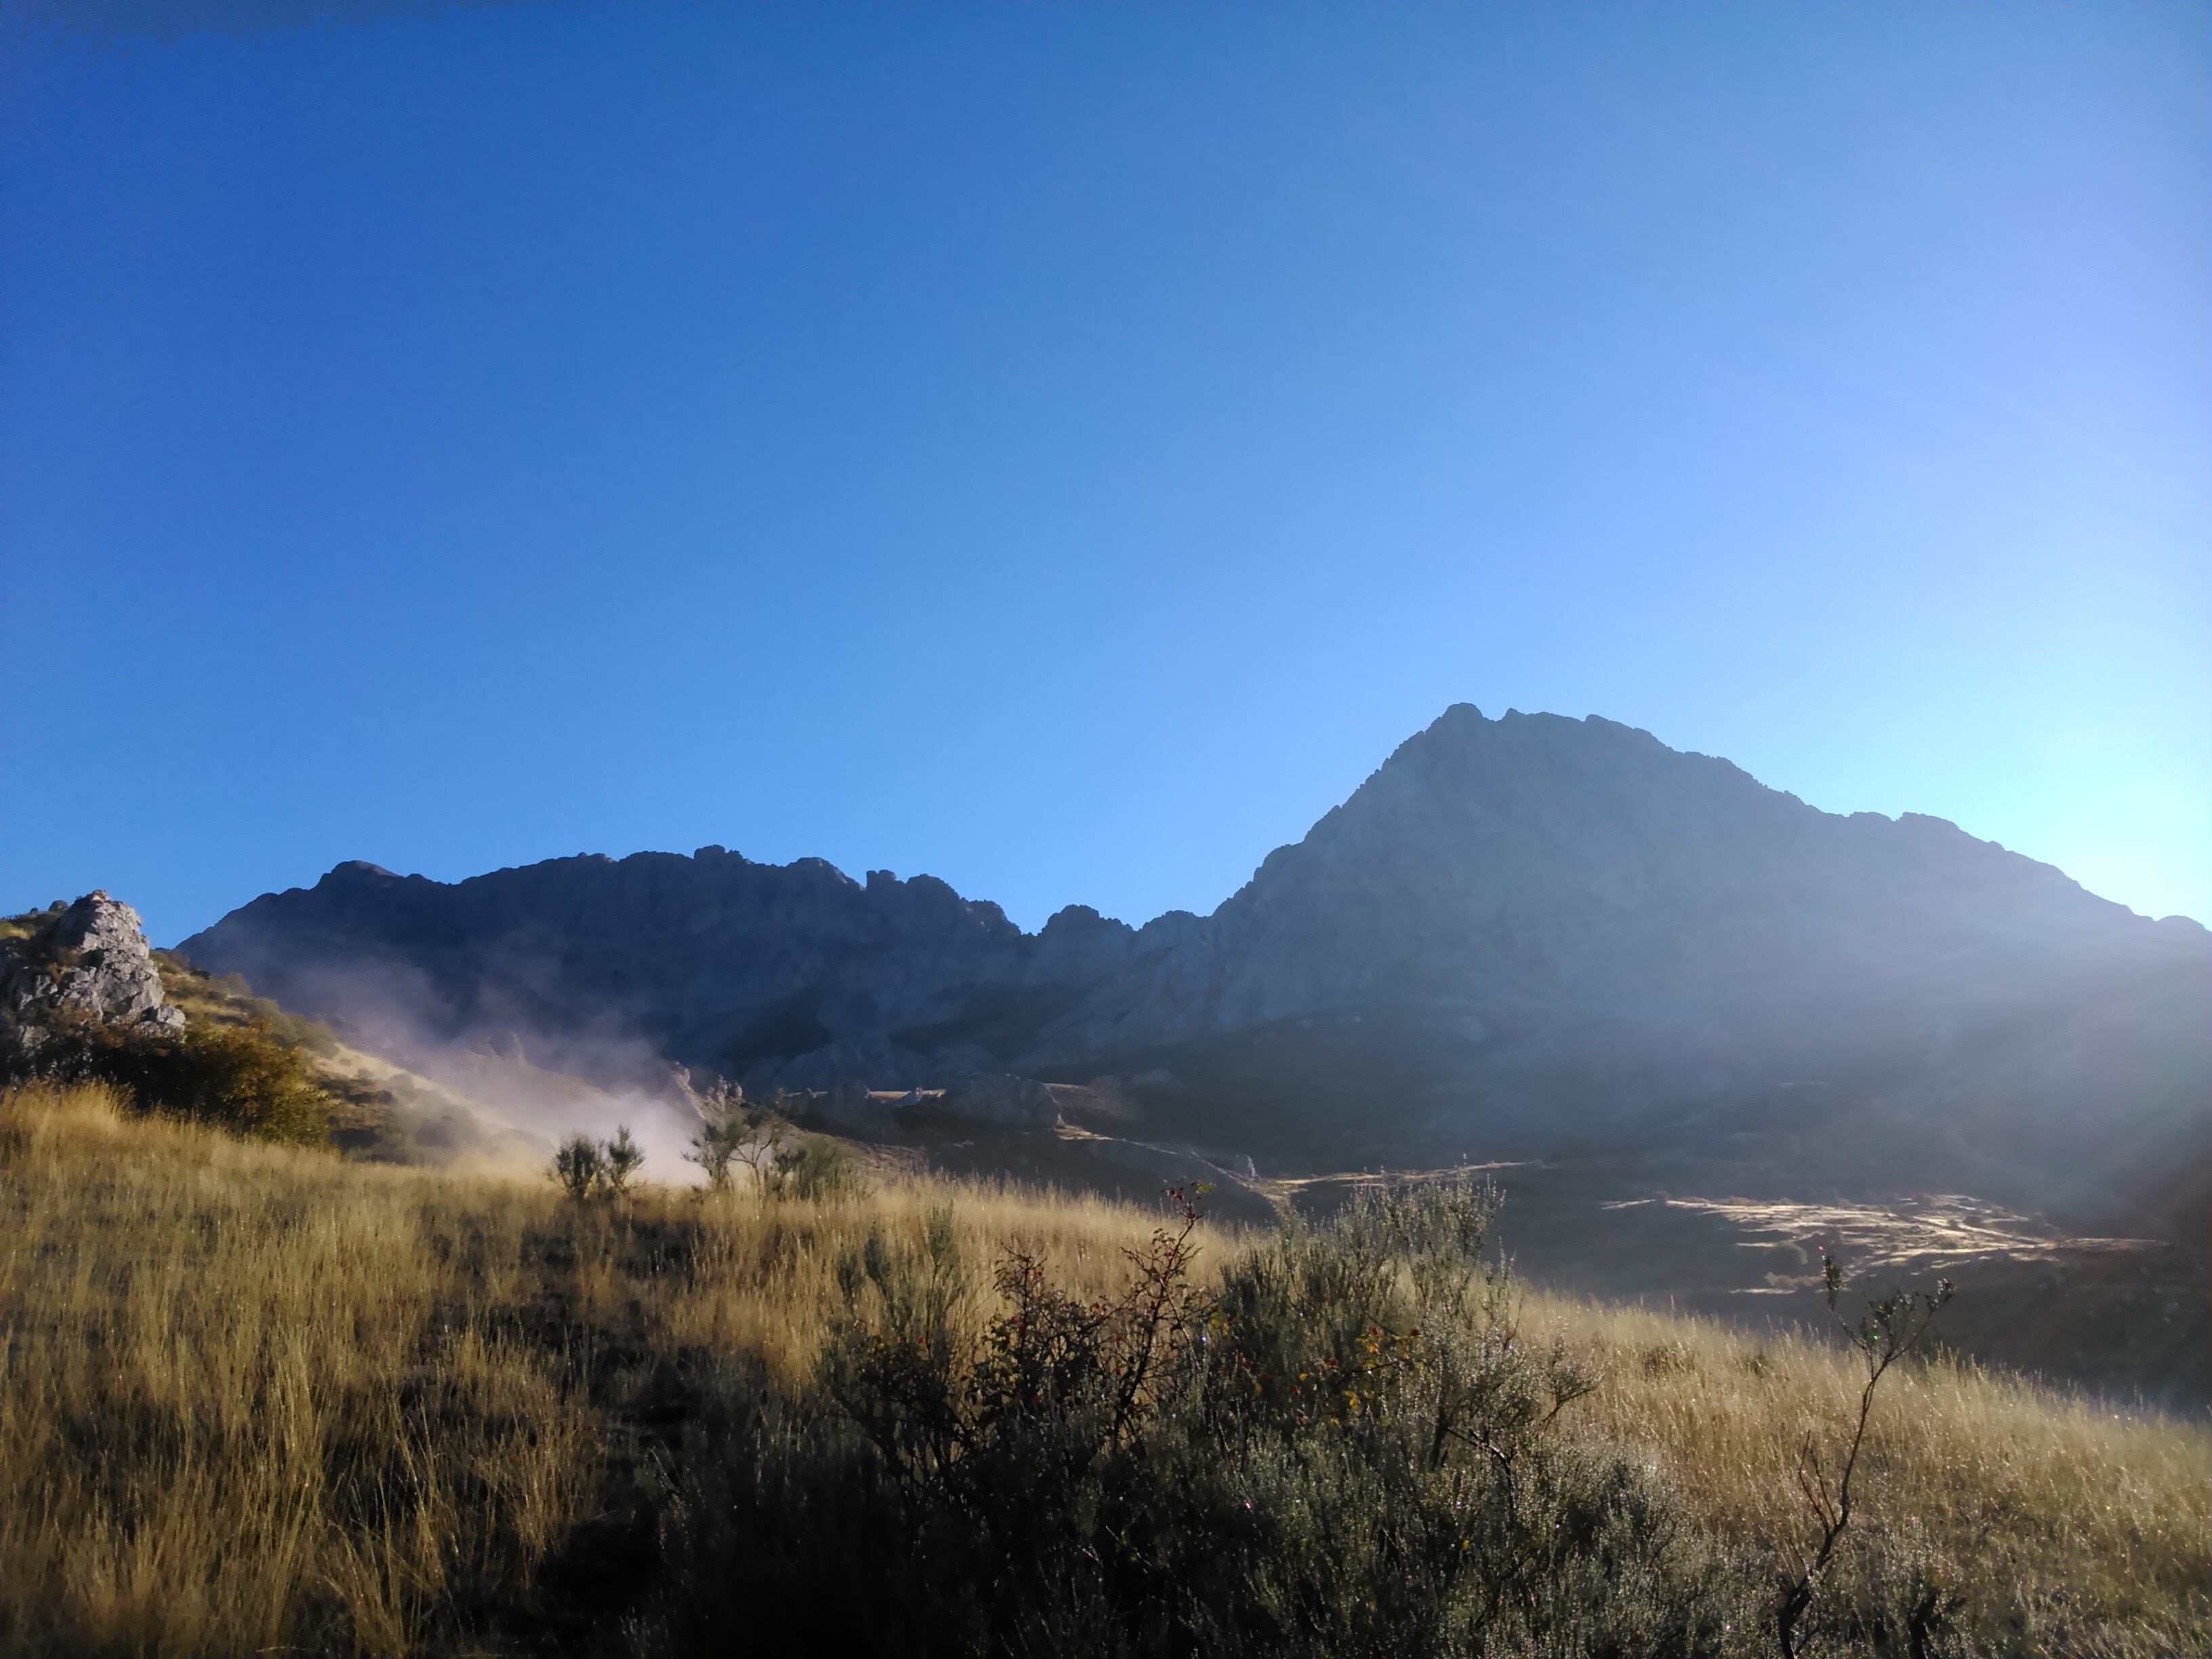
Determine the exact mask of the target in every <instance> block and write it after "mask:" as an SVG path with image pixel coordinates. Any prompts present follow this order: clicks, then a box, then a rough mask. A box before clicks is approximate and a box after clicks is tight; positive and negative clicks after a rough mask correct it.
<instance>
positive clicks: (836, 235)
mask: <svg viewBox="0 0 2212 1659" xmlns="http://www.w3.org/2000/svg"><path fill="white" fill-rule="evenodd" d="M283 10H285V8H281V7H275V6H268V5H262V6H254V5H248V4H243V3H237V4H229V3H192V0H168V3H160V4H156V3H153V0H145V3H125V0H71V3H69V4H67V5H65V6H64V5H61V4H59V3H55V4H27V3H24V0H0V15H4V20H5V29H4V34H0V652H3V653H4V660H0V788H3V789H4V792H5V793H4V798H0V907H4V908H9V909H15V908H23V907H25V906H28V905H31V904H37V903H44V902H46V901H48V900H50V899H52V898H56V897H60V896H74V895H75V894H76V893H79V892H82V891H83V890H87V889H88V888H91V887H93V886H95V885H99V886H105V887H107V888H109V889H110V890H113V891H114V892H116V893H117V894H118V895H119V896H123V897H125V898H127V899H129V900H130V901H131V902H134V903H136V904H137V905H138V906H139V907H140V908H142V909H143V911H144V912H145V913H146V915H147V917H148V919H149V925H150V928H151V931H152V932H153V933H154V935H155V939H157V941H161V942H168V941H172V940H174V939H177V938H179V937H180V936H182V935H183V934H185V933H189V932H191V931H192V930H194V929H195V928H197V927H202V926H204V925H205V924H206V923H208V922H210V921H213V920H214V919H215V918H216V916H218V915H221V914H222V912H224V911H225V910H227V909H228V908H231V907H232V906H234V905H235V904H238V903H241V902H244V901H246V900H247V899H249V898H251V897H252V896H254V895H255V894H257V893H259V892H262V891H264V890H270V889H274V888H282V887H287V886H291V885H295V884H304V883H308V882H312V881H313V880H314V879H315V878H316V877H317V876H318V875H319V873H320V872H322V871H324V870H325V869H326V868H328V867H329V866H331V864H333V863H336V862H337V861H338V860H342V859H347V858H365V859H369V860H374V861H375V862H377V863H380V864H384V865H387V866H391V867H392V868H394V869H397V870H401V871H421V872H424V873H425V874H428V875H432V876H436V877H439V878H448V879H451V878H459V877H462V876H465V875H470V874H473V873H475V872H479V871H483V870H486V869H490V868H495V867H497V866H503V865H512V864H520V863H525V862H528V861H531V860H537V859H541V858H546V857H550V856H555V855H559V854H569V853H574V852H579V851H594V852H601V851H603V852H609V853H613V854H623V853H628V852H632V851H635V850H638V849H641V848H668V849H673V850H677V851H689V850H690V849H691V848H694V847H696V846H700V845H702V844H704V843H708V842H715V843H720V844H722V845H726V846H727V847H730V848H734V849H736V850H738V851H740V852H743V853H744V854H748V855H749V856H751V857H754V858H759V859H768V860H776V861H779V862H781V861H783V860H789V859H793V858H797V857H801V856H805V855H807V854H818V855H820V856H823V857H826V858H829V859H830V860H834V861H836V863H838V864H839V865H841V866H843V867H845V868H846V869H848V871H851V872H854V873H855V874H858V873H860V872H865V871H866V870H869V869H873V868H888V869H891V870H894V871H896V872H898V873H900V874H901V875H910V874H914V873H917V872H930V873H932V874H935V875H939V876H941V877H943V878H945V879H947V880H949V881H951V882H952V883H953V884H955V885H956V886H957V887H959V888H960V889H961V890H963V891H964V892H967V893H969V894H971V895H975V896H985V897H991V898H995V899H998V900H999V901H1000V902H1002V903H1004V904H1005V905H1006V908H1007V909H1008V911H1009V913H1010V914H1012V915H1013V916H1014V917H1015V919H1016V920H1018V921H1022V922H1024V924H1026V925H1030V926H1035V925H1036V924H1037V923H1038V922H1040V921H1042V919H1043V918H1044V917H1045V916H1046V915H1048V914H1049V913H1050V912H1051V911H1052V910H1054V908H1058V907H1059V906H1060V905H1061V904H1063V903H1067V902H1088V903H1092V904H1095V905H1097V906H1098V907H1099V908H1102V909H1103V910H1105V911H1107V912H1108V913H1109V914H1114V915H1121V916H1123V917H1126V918H1127V919H1129V920H1131V921H1142V920H1144V919H1145V918H1146V917H1148V916H1150V915H1153V914H1155V913H1157V912H1158V911H1160V910H1162V909H1165V908H1171V907H1185V908H1193V909H1198V910H1206V909H1210V908H1212V907H1213V906H1214V905H1215V904H1217V903H1218V902H1219V901H1220V900H1221V899H1222V898H1224V897H1225V896H1227V895H1228V894H1229V893H1230V892H1231V890H1234V889H1235V888H1236V887H1237V885H1238V884H1240V883H1241V882H1242V881H1243V879H1244V878H1246V877H1247V876H1248V875H1249V872H1251V870H1252V868H1253V867H1254V866H1255V864H1256V863H1257V862H1258V860H1260V859H1261V857H1262V856H1263V855H1264V854H1266V853H1267V851H1268V849H1269V848H1272V847H1274V846H1276V845H1277V844H1279V843H1280V842H1285V841H1291V840H1294V839H1296V838H1297V836H1299V835H1301V834H1303V833H1304V830H1305V829H1306V827H1307V826H1308V825H1309V824H1310V823H1311V822H1312V820H1313V819H1314V818H1316V817H1318V816H1319V815H1320V814H1321V813H1322V811H1326V810H1327V809H1328V807H1329V806H1330V805H1332V804H1334V802H1336V801H1337V800H1339V799H1341V798H1342V797H1343V796H1344V795H1346V793H1349V792H1350V791H1351V790H1352V788H1354V787H1356V786H1357V785H1358V783H1359V781H1360V780H1361V779H1362V778H1364V776H1365V775H1367V774H1368V773H1369V772H1370V771H1371V770H1372V769H1374V767H1375V766H1376V765H1377V764H1378V763H1380V762H1381V761H1382V760H1383V757H1384V756H1386V755H1387V754H1388V753H1389V750H1391V748H1392V747H1393V746H1395V744H1397V743H1398V742H1399V741H1400V740H1401V739H1402V738H1405V737H1406V736H1407V735H1408V734H1409V733H1411V732H1413V731H1414V730H1416V729H1418V728H1419V727H1420V726H1424V725H1425V724H1427V723H1428V722H1429V721H1430V720H1432V719H1433V718H1435V716H1436V715H1437V714H1438V713H1439V712H1440V711H1441V710H1442V709H1443V708H1444V707H1445V706H1446V705H1447V704H1449V703H1450V702H1455V701H1461V700H1465V701H1470V702H1474V703H1476V704H1478V705H1479V706H1480V707H1481V708H1483V709H1484V710H1485V711H1486V713H1490V714H1498V713H1502V712H1503V711H1504V710H1505V709H1506V708H1522V709H1530V710H1534V709H1550V710H1554V711H1557V712H1559V713H1562V714H1575V715H1580V714H1589V713H1596V714H1605V715H1607V716H1608V717H1610V718H1613V719H1616V720H1624V721H1626V722H1628V723H1630V724H1632V725H1635V726H1644V727H1646V728H1647V729H1649V730H1650V731H1651V732H1654V733H1656V735H1657V736H1658V737H1659V738H1662V740H1664V741H1666V742H1668V743H1669V744H1674V745H1675V746H1676V747H1678V748H1685V749H1695V750H1702V751H1705V752H1706V753H1711V754H1720V755H1725V756H1727V757H1729V758H1731V759H1733V760H1735V762H1737V763H1739V764H1741V765H1742V766H1743V767H1745V768H1746V769H1747V770H1749V771H1750V772H1752V773H1753V775H1756V776H1758V777H1759V778H1760V779H1762V780H1764V781H1766V782H1768V783H1771V784H1773V785H1775V786H1777V787H1782V788H1786V789H1790V790H1792V791H1794V792H1796V793H1798V794H1800V795H1802V797H1804V798H1805V799H1808V800H1809V801H1811V802H1812V803H1814V805H1819V806H1822V807H1826V808H1830V809H1832V810H1836V811H1855V810H1863V809H1872V810H1875V811H1886V812H1895V811H1908V810H1909V811H1924V812H1930V813H1935V814H1937V815H1939V816H1942V817H1948V818H1952V819H1954V820H1955V821H1956V822H1958V823H1960V824H1961V825H1963V826H1964V827H1965V828H1966V829H1969V830H1971V831H1972V832H1973V833H1975V834H1977V835H1979V836H1987V837H1989V838H1991V839H1994V840H1997V841H2001V842H2004V843H2005V844H2006V845H2007V846H2009V847H2013V848H2017V849H2019V850H2021V851H2022V852H2026V853H2027V854H2032V855H2033V856H2035V857H2037V858H2040V859H2045V860H2050V861H2051V862H2053V863H2056V864H2057V865H2059V866H2062V867H2063V868H2064V869H2066V870H2067V871H2069V872H2071V873H2072V874H2074V875H2075V876H2077V877H2078V878H2081V880H2082V881H2083V882H2084V883H2085V884H2087V885H2088V886H2090V887H2091V888H2093V889H2094V890H2097V891H2099V892H2102V893H2106V894H2107V895H2109V896H2112V897H2114V898H2118V899H2120V900H2122V901H2124V902H2126V903H2129V904H2130V905H2133V906H2134V907H2136V908H2138V909H2141V910H2143V911H2146V912H2148V913H2149V914H2152V915H2161V914H2166V913H2169V912H2177V911H2178V912H2181V913H2185V914H2188V915H2195V916H2197V917H2199V918H2202V919H2207V920H2212V8H2207V7H2205V6H2203V5H2193V6H2164V5H2158V4H2118V3H2097V4H2075V5H2069V4H2039V5H2018V6H2014V5H1985V6H1964V5H1960V6H1932V7H1931V6H1924V5H1911V6H1884V5H1879V4H1870V5H1851V6H1812V5H1801V4H1795V3H1790V4H1781V3H1777V4H1771V5H1759V4H1749V3H1743V4H1726V5H1711V6H1697V5H1690V4H1684V5H1667V6H1652V5H1635V6H1623V7H1618V8H1613V7H1607V6H1604V5H1601V4H1595V3H1592V4H1577V5H1571V6H1534V5H1481V4H1456V3H1455V4H1449V5H1446V4H1418V3H1417V4H1411V5H1402V6H1388V7H1384V6H1340V5H1327V6H1313V7H1302V6H1296V5H1270V6H1266V7H1251V6H1241V5H1239V6H1231V5H1219V6H1216V5H1206V4H1174V5H1170V4H1133V5H1103V4H1101V5H1060V6H1035V7H1031V6H1012V5H977V6H963V5H952V4H940V3H932V4H927V5H918V6H903V7H890V6H878V5H836V4H832V5H804V6H801V5H755V6H744V7H738V6H709V5H680V4H657V5H635V4H620V3H617V4H591V3H539V4H530V5H496V4H493V5H481V6H473V7H471V6H461V7H430V6H409V5H392V6H380V5H377V4H374V3H369V0H358V3H354V4H350V5H345V6H340V7H336V8H333V9H327V10H326V11H325V14H324V15H323V17H322V18H321V20H320V21H314V22H311V23H309V24H307V25H306V26H303V27H286V28H282V29H276V30H268V29H261V28H257V27H252V21H251V20H252V19H254V18H256V17H258V16H264V15H272V14H274V13H276V12H279V11H283Z"/></svg>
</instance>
